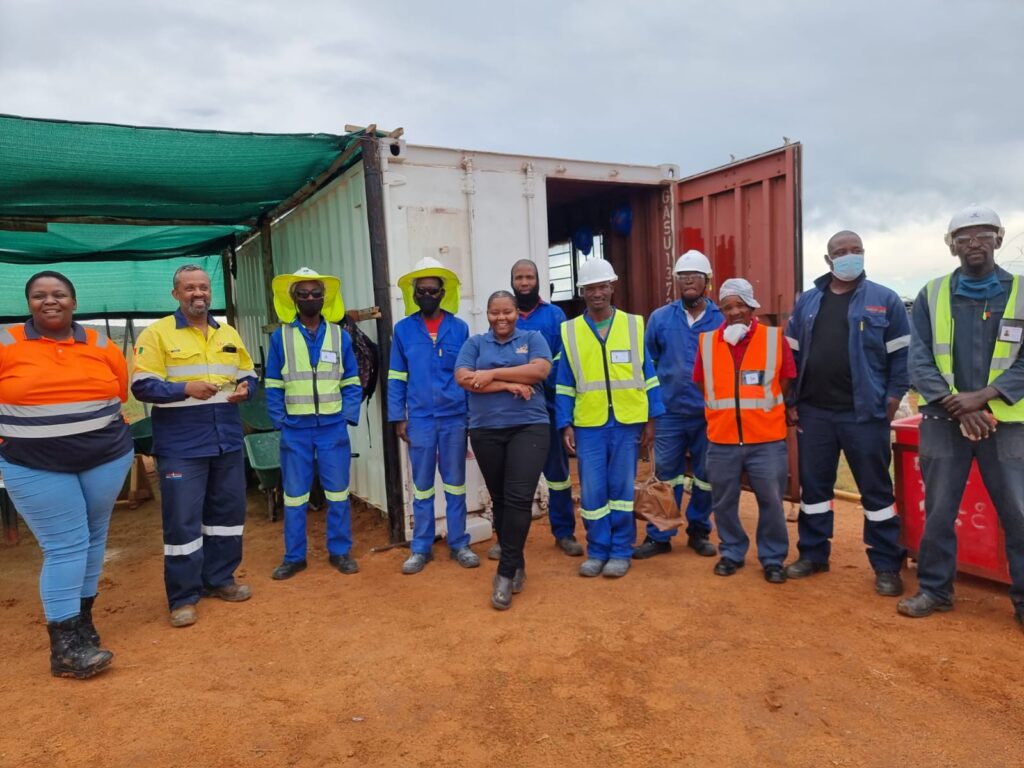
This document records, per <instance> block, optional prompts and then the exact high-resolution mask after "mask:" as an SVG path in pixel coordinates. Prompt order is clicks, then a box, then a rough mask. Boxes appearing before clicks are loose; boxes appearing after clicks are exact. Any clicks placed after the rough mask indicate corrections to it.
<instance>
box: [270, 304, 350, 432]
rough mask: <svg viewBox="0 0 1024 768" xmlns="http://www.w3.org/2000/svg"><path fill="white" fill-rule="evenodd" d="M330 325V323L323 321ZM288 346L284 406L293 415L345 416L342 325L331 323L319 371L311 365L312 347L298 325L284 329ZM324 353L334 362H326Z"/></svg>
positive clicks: (282, 339) (282, 335)
mask: <svg viewBox="0 0 1024 768" xmlns="http://www.w3.org/2000/svg"><path fill="white" fill-rule="evenodd" d="M321 322H326V321H321ZM281 341H282V342H283V345H284V365H283V366H282V367H281V380H282V381H283V382H284V406H285V410H287V411H288V413H289V414H290V415H292V416H311V415H313V414H323V415H330V414H335V413H341V326H339V325H337V324H336V323H327V333H325V334H324V343H323V346H322V347H321V349H320V360H319V362H318V363H317V366H316V370H315V371H314V370H313V366H312V365H311V364H310V362H309V348H308V347H307V345H306V339H305V335H304V334H303V332H302V329H300V328H299V327H298V326H295V325H288V326H285V327H283V328H282V329H281ZM324 352H333V353H334V362H326V361H325V360H324Z"/></svg>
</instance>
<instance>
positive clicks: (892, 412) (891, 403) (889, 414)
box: [885, 397, 900, 423]
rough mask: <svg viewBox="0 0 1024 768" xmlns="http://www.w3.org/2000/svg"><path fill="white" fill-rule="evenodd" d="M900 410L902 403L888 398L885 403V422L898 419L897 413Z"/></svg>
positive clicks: (893, 398)
mask: <svg viewBox="0 0 1024 768" xmlns="http://www.w3.org/2000/svg"><path fill="white" fill-rule="evenodd" d="M899 409H900V401H899V400H897V399H896V398H895V397H889V398H886V401H885V420H886V421H888V422H890V423H891V422H892V420H893V419H895V418H896V411H898V410H899Z"/></svg>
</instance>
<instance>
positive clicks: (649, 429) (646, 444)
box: [640, 419, 654, 454]
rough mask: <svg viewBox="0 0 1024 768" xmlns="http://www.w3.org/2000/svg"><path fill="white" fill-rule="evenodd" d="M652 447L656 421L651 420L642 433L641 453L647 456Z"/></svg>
mask: <svg viewBox="0 0 1024 768" xmlns="http://www.w3.org/2000/svg"><path fill="white" fill-rule="evenodd" d="M652 445H654V419H649V420H648V421H647V423H646V424H644V429H643V431H642V432H641V433H640V452H641V453H644V454H646V453H647V452H648V451H650V450H651V446H652Z"/></svg>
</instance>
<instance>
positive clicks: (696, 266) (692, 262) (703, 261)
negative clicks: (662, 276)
mask: <svg viewBox="0 0 1024 768" xmlns="http://www.w3.org/2000/svg"><path fill="white" fill-rule="evenodd" d="M672 271H673V272H675V273H676V274H677V275H678V274H679V273H680V272H700V273H702V274H705V275H707V276H708V277H711V262H710V261H708V257H707V256H705V255H704V254H703V253H701V252H700V251H695V250H692V249H691V250H689V251H687V252H686V253H684V254H683V255H682V256H680V257H679V258H678V259H676V265H675V267H673V269H672Z"/></svg>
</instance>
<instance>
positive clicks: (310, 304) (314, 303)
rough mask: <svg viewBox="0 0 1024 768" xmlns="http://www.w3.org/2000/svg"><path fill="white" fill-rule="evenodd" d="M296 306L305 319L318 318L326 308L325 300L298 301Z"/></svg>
mask: <svg viewBox="0 0 1024 768" xmlns="http://www.w3.org/2000/svg"><path fill="white" fill-rule="evenodd" d="M295 306H296V307H298V308H299V314H300V315H302V316H303V317H316V316H318V315H319V314H320V311H321V310H322V309H323V308H324V300H323V299H296V301H295Z"/></svg>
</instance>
